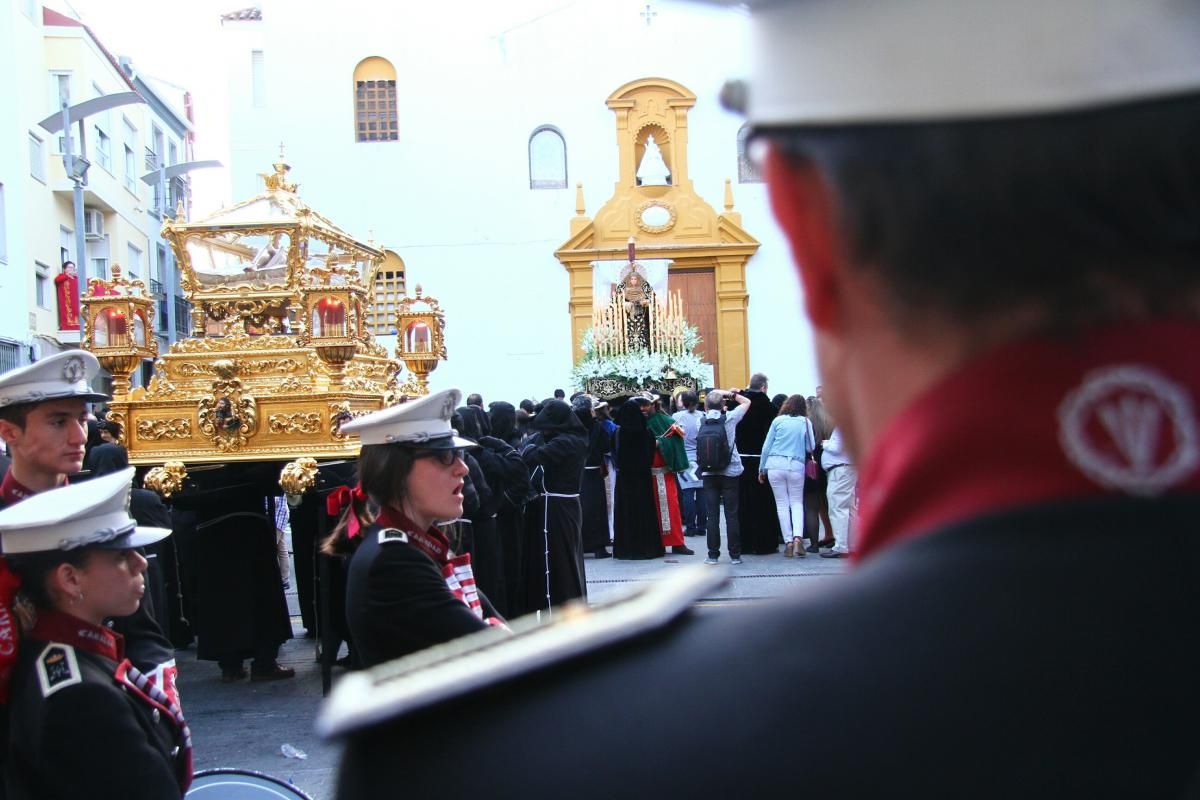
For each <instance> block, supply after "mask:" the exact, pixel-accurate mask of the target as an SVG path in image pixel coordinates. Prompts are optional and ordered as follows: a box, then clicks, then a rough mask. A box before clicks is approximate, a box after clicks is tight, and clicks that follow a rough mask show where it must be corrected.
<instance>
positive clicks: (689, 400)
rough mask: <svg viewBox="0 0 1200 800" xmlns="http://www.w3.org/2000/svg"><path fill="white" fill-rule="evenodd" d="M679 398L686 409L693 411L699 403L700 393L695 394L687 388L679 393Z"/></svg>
mask: <svg viewBox="0 0 1200 800" xmlns="http://www.w3.org/2000/svg"><path fill="white" fill-rule="evenodd" d="M679 400H680V402H682V403H683V407H684V408H686V409H687V410H688V411H694V410H695V409H696V406H697V405H698V404H699V403H700V395H698V394H696V393H695V392H693V391H692V390H691V389H688V390H687V391H686V392H684V393H683V394H681V395H679Z"/></svg>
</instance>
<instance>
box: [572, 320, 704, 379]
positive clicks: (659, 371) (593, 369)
mask: <svg viewBox="0 0 1200 800" xmlns="http://www.w3.org/2000/svg"><path fill="white" fill-rule="evenodd" d="M595 341H596V340H595V333H594V330H593V329H592V328H588V329H587V330H586V331H584V332H583V337H582V339H581V340H580V347H581V348H582V350H583V353H584V358H583V360H582V361H580V362H579V363H578V364H576V365H575V366H574V368H572V370H571V380H572V382H573V383H574V385H575V386H579V387H582V386H584V385H585V383H586V382H587V381H588V380H592V379H595V378H614V379H618V380H622V381H627V382H630V383H634V384H637V385H639V386H641V385H643V384H645V383H646V382H647V381H651V380H660V379H662V378H664V377H666V376H667V375H668V374H669V373H672V372H674V373H675V376H677V377H681V378H691V379H692V380H694V381H695V382H696V385H698V386H711V385H712V381H713V370H712V365H711V364H705V363H704V362H703V361H701V360H700V357H699V356H698V355H696V354H695V353H694V352H693V349H694V348H695V347H696V345H698V344H700V331H699V330H697V329H696V327H695V326H694V325H688V326H686V327H685V328H684V331H683V346H684V352H683V353H679V354H668V353H654V352H650V351H649V350H644V349H643V350H635V351H633V352H631V353H622V354H621V355H617V356H605V357H603V358H601V357H598V356H597V355H596V344H595Z"/></svg>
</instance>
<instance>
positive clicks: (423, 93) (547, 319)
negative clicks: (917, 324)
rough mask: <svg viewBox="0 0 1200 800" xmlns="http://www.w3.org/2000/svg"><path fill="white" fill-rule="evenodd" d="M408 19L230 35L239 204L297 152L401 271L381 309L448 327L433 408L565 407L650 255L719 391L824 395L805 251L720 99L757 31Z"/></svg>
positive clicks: (686, 14) (493, 10) (589, 19)
mask: <svg viewBox="0 0 1200 800" xmlns="http://www.w3.org/2000/svg"><path fill="white" fill-rule="evenodd" d="M394 6H395V7H389V6H379V5H377V4H371V3H367V2H364V1H363V0H345V2H343V3H339V4H338V6H337V8H336V12H334V11H333V10H331V9H329V8H327V9H326V10H325V11H323V12H321V13H319V14H317V13H314V12H313V10H312V7H311V6H307V5H305V4H290V3H285V2H271V0H268V2H264V3H262V4H261V8H260V10H259V11H257V12H256V13H243V12H238V13H236V14H231V15H228V16H227V17H226V21H225V22H224V24H223V34H222V36H223V39H224V45H225V52H224V58H223V62H224V63H225V64H226V65H227V67H228V70H229V80H230V109H229V119H230V125H231V130H230V147H231V158H230V168H231V175H232V189H233V196H234V198H238V197H244V196H248V195H250V194H252V193H253V191H254V189H255V185H256V182H257V181H258V178H257V173H259V172H263V171H265V170H266V169H267V168H268V167H267V165H269V164H270V163H272V162H273V161H274V160H276V158H277V157H278V155H279V148H280V144H281V143H282V144H283V146H284V148H285V153H286V159H287V161H288V162H289V163H290V164H291V165H292V167H293V172H292V177H293V178H295V180H297V181H298V182H299V183H300V184H301V187H302V188H301V192H302V193H303V195H304V196H305V198H306V199H307V200H309V201H311V202H312V203H313V204H315V205H318V206H320V207H321V208H323V209H325V210H326V211H327V212H328V213H329V214H330V215H331V216H332V217H334V218H336V219H339V220H341V221H342V222H343V224H344V225H345V226H346V227H348V228H349V230H350V232H351V233H353V234H355V235H357V236H359V237H363V238H367V237H369V238H370V239H371V240H373V241H374V242H375V243H376V245H377V246H378V247H380V248H382V249H384V251H385V252H386V253H387V260H386V261H385V262H384V265H383V268H382V269H381V270H380V273H379V274H378V275H377V276H376V277H377V278H378V283H377V291H376V294H377V299H379V300H380V309H381V310H384V311H385V312H386V303H387V302H395V300H396V298H397V297H398V296H399V295H400V294H401V293H402V292H404V291H405V290H411V288H413V287H415V286H416V285H417V284H420V285H421V286H422V287H423V289H424V291H425V293H426V294H428V295H433V296H436V297H437V298H438V299H439V300H440V302H441V304H442V307H443V308H445V309H446V311H447V322H448V325H447V330H446V343H447V347H448V352H449V360H448V361H447V362H445V363H443V364H442V365H441V366H440V367H439V368H438V370H437V371H436V372H435V373H434V374H433V375H432V376H431V382H432V384H433V386H434V388H437V387H438V386H449V385H455V386H459V387H461V388H462V389H463V390H464V391H479V392H482V393H483V394H484V397H485V400H492V399H501V398H503V399H510V400H515V399H518V398H521V397H535V398H541V397H545V396H548V395H549V394H550V392H551V391H552V390H553V389H555V388H564V389H567V390H568V392H569V391H570V390H571V389H572V388H574V387H572V386H571V380H570V378H569V372H570V369H571V366H572V364H573V363H574V362H575V361H576V360H578V359H579V358H580V357H581V350H580V339H581V336H582V334H583V332H584V331H585V330H586V329H587V327H588V325H589V324H590V320H591V318H592V314H593V311H594V309H595V308H596V307H597V306H598V305H603V304H604V303H606V302H607V301H608V299H609V297H608V293H609V292H610V290H611V287H612V286H613V285H615V283H616V274H617V270H619V268H620V266H621V264H622V263H624V262H625V260H626V258H627V256H626V253H627V243H628V240H629V239H630V238H631V237H632V238H633V240H634V241H635V245H636V248H637V254H638V256H637V257H638V260H639V261H644V263H645V264H646V265H647V266H648V275H649V278H650V280H651V281H652V282H653V281H658V283H657V284H656V285H655V286H654V289H655V291H656V292H657V293H658V294H660V295H662V296H664V297H665V296H668V295H675V294H677V295H678V296H679V297H681V298H682V302H683V306H684V310H685V313H686V315H687V318H688V321H689V322H690V323H691V324H693V325H695V326H696V327H698V328H699V329H700V331H701V336H702V339H703V341H702V342H701V344H700V346H699V347H698V348H697V351H698V352H700V353H701V354H702V355H703V356H704V357H705V359H706V360H708V361H710V363H712V364H713V366H714V368H715V370H716V373H717V375H716V382H717V383H719V384H720V385H722V386H730V385H739V386H740V385H743V384H744V383H745V382H746V380H747V379H748V377H749V374H750V373H751V372H759V371H761V372H766V373H767V374H768V375H769V376H770V377H771V389H772V391H775V392H778V391H782V392H788V393H791V392H803V393H805V394H811V393H812V391H813V388H814V386H815V384H816V381H817V378H816V371H815V367H814V365H813V363H812V356H811V353H812V347H811V333H810V330H809V328H808V325H807V323H806V321H805V320H804V318H803V314H802V312H801V298H800V290H799V287H798V282H797V280H796V278H795V274H794V270H793V267H792V265H791V259H790V254H789V250H788V247H787V245H786V242H785V241H784V239H783V237H782V235H781V234H780V233H779V232H778V230H777V228H776V226H775V224H774V222H773V220H772V218H771V215H770V209H769V205H768V201H767V196H766V190H765V186H764V184H762V183H761V182H758V181H757V178H756V176H755V174H754V171H753V168H752V166H751V165H750V164H749V163H748V162H746V161H745V159H744V158H742V153H741V147H740V136H741V135H742V128H741V121H740V120H739V119H738V118H737V117H736V116H734V115H732V114H730V113H728V112H726V111H724V110H723V109H722V108H721V107H720V105H719V104H718V102H717V99H716V98H717V93H718V91H719V89H720V87H721V85H722V83H723V81H724V80H725V79H727V78H729V77H736V76H738V75H742V74H745V72H746V71H747V69H746V61H747V52H746V47H745V44H744V37H745V24H744V23H745V20H744V18H743V17H742V16H741V14H740V13H739V12H737V11H736V10H730V9H725V8H710V7H707V6H703V5H699V6H693V5H690V4H666V3H650V4H647V3H644V2H637V3H635V2H626V1H625V0H615V1H610V0H581V1H580V2H574V3H565V2H550V0H530V2H521V3H511V4H510V3H479V4H477V6H473V8H475V9H476V11H477V13H473V14H470V15H465V17H464V15H462V14H460V15H459V16H458V17H456V18H453V19H451V18H449V16H448V15H449V13H450V12H448V11H446V10H444V9H441V8H439V7H436V6H435V5H428V6H425V7H418V6H417V4H394ZM651 140H653V141H651ZM648 151H649V156H648V155H647V153H648ZM639 173H640V174H639ZM387 293H390V300H389V296H385V295H387ZM375 321H376V322H377V323H378V325H379V327H378V328H377V331H378V332H380V333H386V328H387V322H388V320H387V314H386V313H384V314H380V315H379V317H378V319H376V320H375ZM385 341H386V340H385Z"/></svg>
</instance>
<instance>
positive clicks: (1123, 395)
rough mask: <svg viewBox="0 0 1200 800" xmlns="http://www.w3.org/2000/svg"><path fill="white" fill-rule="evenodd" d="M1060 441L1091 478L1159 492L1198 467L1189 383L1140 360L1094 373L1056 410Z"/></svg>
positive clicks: (1145, 492)
mask: <svg viewBox="0 0 1200 800" xmlns="http://www.w3.org/2000/svg"><path fill="white" fill-rule="evenodd" d="M1058 420H1059V441H1060V443H1061V444H1062V447H1063V451H1064V452H1065V453H1066V454H1067V458H1069V459H1070V460H1071V463H1073V464H1074V465H1075V466H1076V467H1078V468H1079V469H1080V471H1082V472H1083V473H1084V474H1085V475H1087V476H1088V478H1090V479H1091V480H1093V481H1095V482H1096V483H1098V484H1100V485H1101V486H1107V487H1109V488H1112V489H1119V490H1121V491H1123V492H1126V493H1128V494H1137V495H1155V494H1160V493H1162V492H1164V491H1166V490H1167V489H1169V488H1171V487H1172V486H1175V485H1176V484H1178V483H1180V482H1182V481H1184V480H1185V479H1187V478H1188V477H1189V476H1190V475H1191V474H1192V472H1194V471H1195V469H1196V467H1197V466H1198V465H1200V439H1198V437H1197V430H1196V428H1197V426H1196V415H1195V412H1194V410H1193V408H1192V402H1191V398H1190V396H1189V395H1188V392H1187V390H1186V389H1184V388H1183V387H1182V386H1180V385H1179V384H1177V383H1175V382H1174V381H1172V380H1171V379H1169V378H1167V377H1166V376H1164V375H1162V374H1161V373H1159V372H1157V371H1155V370H1152V369H1149V368H1147V367H1144V366H1140V365H1124V366H1119V367H1110V368H1108V369H1103V370H1098V371H1096V372H1092V373H1089V374H1088V375H1087V376H1086V377H1085V378H1084V381H1083V383H1082V384H1081V385H1080V386H1079V388H1077V389H1075V390H1074V391H1072V392H1071V393H1069V394H1068V395H1067V396H1066V397H1065V398H1064V399H1063V402H1062V404H1061V405H1060V406H1059V409H1058Z"/></svg>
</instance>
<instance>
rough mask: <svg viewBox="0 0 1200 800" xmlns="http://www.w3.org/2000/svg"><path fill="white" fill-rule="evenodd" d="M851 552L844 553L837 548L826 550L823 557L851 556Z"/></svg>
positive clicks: (822, 554)
mask: <svg viewBox="0 0 1200 800" xmlns="http://www.w3.org/2000/svg"><path fill="white" fill-rule="evenodd" d="M849 557H850V554H849V553H842V552H839V551H837V550H826V551H825V552H823V553H821V558H849Z"/></svg>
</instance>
